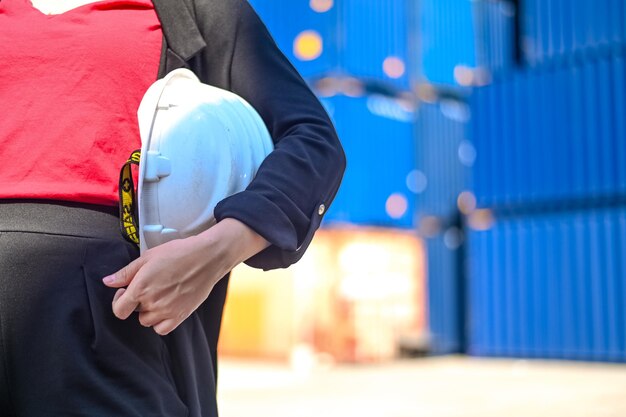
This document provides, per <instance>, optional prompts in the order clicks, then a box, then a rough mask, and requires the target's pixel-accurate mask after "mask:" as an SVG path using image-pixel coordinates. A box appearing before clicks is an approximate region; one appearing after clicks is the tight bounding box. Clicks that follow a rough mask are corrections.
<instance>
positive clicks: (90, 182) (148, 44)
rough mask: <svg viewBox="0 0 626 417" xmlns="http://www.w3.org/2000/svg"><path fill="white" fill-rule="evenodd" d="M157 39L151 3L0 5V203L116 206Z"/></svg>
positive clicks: (19, 1)
mask: <svg viewBox="0 0 626 417" xmlns="http://www.w3.org/2000/svg"><path fill="white" fill-rule="evenodd" d="M161 39H162V33H161V25H160V23H159V20H158V18H157V15H156V12H155V10H154V7H153V5H152V3H151V1H150V0H103V1H99V2H97V3H92V4H87V5H84V6H81V7H78V8H75V9H72V10H70V11H68V12H66V13H63V14H60V15H50V16H48V15H45V14H43V13H41V12H40V11H39V10H37V9H35V8H34V7H33V6H32V4H31V3H30V0H2V1H0V45H1V49H0V51H1V52H0V106H1V109H2V113H1V115H0V199H3V198H43V199H56V200H65V201H77V202H83V203H93V204H103V205H117V201H118V195H117V187H118V178H119V172H120V168H121V166H122V165H123V163H124V162H125V161H126V159H127V158H128V156H129V154H130V152H131V151H132V150H133V149H137V148H139V147H141V141H140V138H139V128H138V126H137V108H138V107H139V103H140V101H141V98H142V97H143V94H144V93H145V91H146V90H147V88H148V87H149V86H150V84H152V83H153V82H154V81H155V80H156V78H157V72H158V67H159V60H160V54H161Z"/></svg>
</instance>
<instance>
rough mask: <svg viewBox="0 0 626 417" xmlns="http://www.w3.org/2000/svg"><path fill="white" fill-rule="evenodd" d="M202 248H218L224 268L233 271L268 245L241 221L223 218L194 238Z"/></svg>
mask: <svg viewBox="0 0 626 417" xmlns="http://www.w3.org/2000/svg"><path fill="white" fill-rule="evenodd" d="M196 238H197V240H198V244H199V245H200V246H202V247H204V248H207V250H208V248H211V250H215V248H219V249H218V250H219V251H220V252H221V253H220V257H221V259H223V260H224V262H226V265H225V268H226V269H228V270H231V269H233V268H234V267H235V266H237V265H239V264H240V263H241V262H243V261H245V260H246V259H248V258H250V257H252V256H254V255H256V254H257V253H259V252H261V251H262V250H263V249H265V248H267V247H268V246H269V245H270V244H269V242H268V241H267V240H265V239H264V238H263V237H262V236H260V235H259V234H258V233H256V232H255V231H254V230H252V229H251V228H250V227H248V226H247V225H246V224H244V223H242V222H241V221H239V220H237V219H233V218H225V219H223V220H221V221H220V222H218V223H217V224H216V225H215V226H213V227H212V228H210V229H209V230H207V231H205V232H203V233H200V234H199V235H198V236H196Z"/></svg>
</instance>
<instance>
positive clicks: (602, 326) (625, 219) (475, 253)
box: [467, 207, 626, 362]
mask: <svg viewBox="0 0 626 417" xmlns="http://www.w3.org/2000/svg"><path fill="white" fill-rule="evenodd" d="M624 236H626V208H623V207H622V208H606V209H596V210H588V211H586V210H583V211H578V212H567V213H558V212H554V213H545V214H540V215H535V216H532V217H506V218H505V217H503V218H500V219H497V221H496V223H495V224H494V225H493V227H491V228H490V229H488V230H484V231H478V230H472V231H470V233H469V243H468V251H467V253H468V265H469V268H468V269H469V271H468V272H469V278H468V279H469V286H470V288H469V290H468V294H469V297H470V300H469V315H470V318H469V324H470V326H469V329H470V334H469V351H470V353H471V354H474V355H479V356H483V355H484V356H513V357H520V356H521V357H542V358H559V359H580V360H602V361H619V362H625V361H626V349H625V347H626V327H625V326H624V317H625V314H626V312H625V311H624V303H623V300H624V299H625V298H624V297H625V296H626V270H625V269H624V258H626V247H625V246H624V240H625V238H624Z"/></svg>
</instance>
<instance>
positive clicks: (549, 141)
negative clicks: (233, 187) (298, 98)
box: [219, 0, 626, 417]
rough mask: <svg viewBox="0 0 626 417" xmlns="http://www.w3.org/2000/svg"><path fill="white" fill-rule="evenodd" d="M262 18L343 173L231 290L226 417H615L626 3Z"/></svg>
mask: <svg viewBox="0 0 626 417" xmlns="http://www.w3.org/2000/svg"><path fill="white" fill-rule="evenodd" d="M250 3H251V4H252V5H253V7H254V8H255V9H256V10H257V12H258V13H259V15H260V16H261V17H262V19H263V20H264V22H265V23H266V25H267V26H268V29H269V30H270V31H271V33H272V34H273V36H274V38H275V40H276V42H277V44H278V45H279V47H280V48H281V49H282V50H283V52H284V53H285V54H286V55H287V56H288V58H289V59H290V60H291V62H292V63H293V64H294V66H295V67H296V68H297V69H298V70H299V71H300V73H301V74H302V76H303V77H304V78H305V80H306V81H307V82H308V83H309V85H310V86H311V88H312V89H313V90H314V91H315V92H316V94H317V95H318V96H319V98H320V100H321V101H322V103H323V104H324V106H325V107H326V109H327V110H328V112H329V114H330V115H331V117H332V119H333V121H334V123H335V126H336V128H337V131H338V133H339V137H340V138H341V140H342V143H343V146H344V148H345V151H346V154H347V158H348V168H347V171H346V174H345V177H344V181H343V184H342V187H341V189H340V190H339V193H338V195H337V197H336V199H335V201H334V203H333V204H332V206H331V207H330V209H329V211H328V212H327V214H326V215H325V220H324V223H323V226H322V229H321V230H320V231H319V232H318V233H317V235H316V238H315V240H314V241H313V244H312V245H311V247H310V248H309V249H308V251H307V253H306V254H305V257H304V258H303V259H302V260H301V261H300V262H299V263H298V264H296V265H294V266H293V267H291V268H289V269H287V270H280V271H272V272H268V273H263V272H260V271H256V270H252V269H250V268H246V267H240V268H238V269H237V270H236V271H235V273H234V276H233V279H232V280H231V284H230V293H229V297H228V301H227V307H226V312H225V317H224V325H223V328H222V329H223V330H222V336H221V342H220V355H221V359H222V363H223V366H222V368H221V370H220V372H221V375H220V379H221V380H220V385H219V386H220V388H219V390H220V396H221V403H220V406H221V408H222V414H223V415H224V416H226V417H235V416H239V415H241V416H244V415H246V416H249V415H251V414H252V413H253V412H254V414H255V415H258V414H260V415H264V414H270V413H271V414H272V415H273V416H283V415H285V416H308V415H311V416H313V415H315V416H317V415H320V414H321V415H325V416H335V415H337V416H339V415H342V416H345V415H354V414H356V413H359V415H360V416H367V415H376V416H397V417H401V416H457V415H458V416H472V415H476V416H479V415H480V416H490V415H494V416H495V415H502V413H503V412H506V413H507V414H508V415H509V416H514V415H528V412H529V410H530V411H532V412H533V413H534V414H535V415H544V414H541V411H542V410H543V411H545V412H546V414H545V415H550V416H560V415H567V416H576V415H581V416H625V415H626V367H625V366H624V365H623V363H624V362H626V307H625V300H626V64H625V57H626V4H625V2H624V1H623V0H291V1H279V0H250ZM450 355H454V356H450ZM410 358H419V359H410ZM486 358H494V359H486ZM496 358H497V359H496ZM503 358H504V359H503ZM433 384H434V385H433ZM539 387H541V388H539ZM386 398H388V399H389V400H386ZM320 401H322V402H320ZM333 401H334V402H333ZM377 401H378V402H377ZM316 404H317V405H316ZM349 404H352V405H349ZM403 404H404V405H403ZM263 407H266V408H263ZM315 407H320V408H315ZM529 407H531V408H530V409H529ZM533 407H534V408H533ZM280 410H282V411H280ZM281 412H284V413H283V414H281ZM368 413H370V414H368ZM490 413H493V414H490ZM516 413H520V414H516Z"/></svg>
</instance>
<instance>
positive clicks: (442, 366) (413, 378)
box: [218, 357, 626, 417]
mask: <svg viewBox="0 0 626 417" xmlns="http://www.w3.org/2000/svg"><path fill="white" fill-rule="evenodd" d="M220 363H221V365H220V377H219V378H220V379H219V385H218V391H219V392H218V398H219V406H220V415H221V416H222V417H257V416H258V417H348V416H350V417H351V416H354V417H370V416H371V417H374V416H376V417H461V416H462V417H474V416H475V417H518V416H519V417H544V416H545V417H560V416H563V417H625V416H626V366H624V365H611V364H595V363H593V364H590V363H572V362H536V361H521V360H492V359H489V360H488V359H475V358H463V357H441V358H427V359H415V360H402V361H397V362H393V363H390V364H383V365H340V366H335V365H326V366H321V365H315V364H313V363H310V364H308V365H307V364H305V366H302V365H299V366H298V367H297V369H294V368H293V367H289V366H288V365H285V364H268V363H260V362H243V361H233V360H226V359H222V360H221V362H220Z"/></svg>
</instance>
